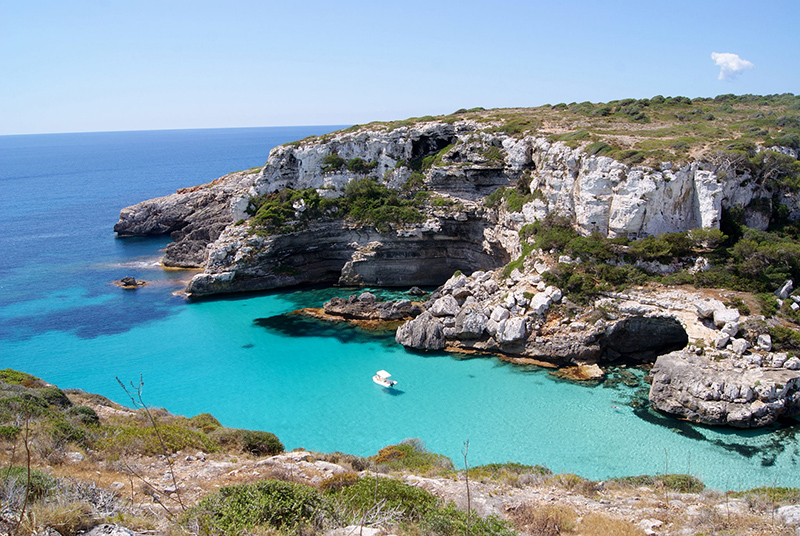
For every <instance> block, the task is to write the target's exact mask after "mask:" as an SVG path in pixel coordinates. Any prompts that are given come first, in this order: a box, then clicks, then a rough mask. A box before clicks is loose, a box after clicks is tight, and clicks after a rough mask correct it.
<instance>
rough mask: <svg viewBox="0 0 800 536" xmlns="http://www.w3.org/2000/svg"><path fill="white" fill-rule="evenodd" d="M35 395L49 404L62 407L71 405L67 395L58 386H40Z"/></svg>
mask: <svg viewBox="0 0 800 536" xmlns="http://www.w3.org/2000/svg"><path fill="white" fill-rule="evenodd" d="M36 395H37V396H38V397H39V398H41V399H42V400H44V401H45V402H47V403H48V404H49V405H51V406H56V407H58V408H61V409H64V408H68V407H70V406H72V402H70V400H69V398H67V395H66V394H64V391H62V390H61V389H59V388H58V387H42V388H41V389H37V391H36Z"/></svg>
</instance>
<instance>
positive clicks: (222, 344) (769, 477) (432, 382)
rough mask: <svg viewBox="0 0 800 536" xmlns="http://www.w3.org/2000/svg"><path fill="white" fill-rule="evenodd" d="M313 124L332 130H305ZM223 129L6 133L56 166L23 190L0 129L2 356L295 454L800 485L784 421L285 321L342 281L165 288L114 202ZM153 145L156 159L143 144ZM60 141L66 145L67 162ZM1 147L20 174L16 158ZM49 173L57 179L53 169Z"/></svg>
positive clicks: (727, 484) (151, 249)
mask: <svg viewBox="0 0 800 536" xmlns="http://www.w3.org/2000/svg"><path fill="white" fill-rule="evenodd" d="M312 128H314V129H316V132H317V133H321V132H324V131H325V127H307V129H312ZM241 131H247V132H241ZM309 133H312V132H307V131H303V130H302V129H299V130H294V131H291V132H285V133H279V134H276V133H275V132H274V131H273V130H272V129H237V131H236V132H234V133H231V135H234V134H235V135H236V137H237V139H239V140H240V142H241V140H242V139H248V140H249V137H252V138H258V139H263V138H269V136H272V137H271V138H269V139H271V140H275V139H279V138H280V135H284V136H293V137H289V138H288V139H295V138H299V137H303V136H304V135H308V134H309ZM122 134H130V135H133V134H136V135H135V136H132V137H128V138H125V143H119V144H117V145H113V144H112V145H113V148H114V150H115V151H116V152H117V153H120V152H121V153H124V154H123V155H122V156H124V160H125V161H126V162H129V163H130V162H134V161H137V158H142V159H144V158H145V157H147V156H148V155H150V156H149V160H148V161H149V164H147V165H146V166H145V167H143V168H141V169H139V170H137V171H135V173H134V174H133V175H131V174H130V173H131V172H130V171H127V170H128V169H130V165H128V167H127V168H126V167H125V166H119V163H118V162H117V163H116V164H115V163H114V162H113V161H112V162H105V161H102V162H100V163H98V161H97V160H93V159H92V158H89V157H86V156H85V155H86V154H92V155H96V156H97V157H98V158H101V157H102V156H103V154H105V152H108V151H110V149H109V147H108V143H111V142H109V140H108V137H109V136H110V137H111V138H114V136H113V135H117V136H118V138H119V137H121V135H122ZM224 134H225V132H224V131H223V132H221V131H188V132H184V135H183V136H181V135H180V133H179V132H173V133H172V138H171V139H170V140H167V141H165V140H164V139H163V135H162V137H159V136H158V135H157V133H150V136H148V135H147V133H108V134H106V135H105V136H104V135H101V134H98V135H94V137H90V138H83V141H84V143H83V144H81V143H77V142H75V139H74V137H75V136H78V137H80V136H81V135H62V136H61V138H59V137H58V136H53V137H49V138H48V137H37V136H33V137H10V138H15V139H13V140H11V141H12V142H14V143H16V144H17V145H18V144H19V143H20V140H19V138H26V139H24V140H23V141H24V142H25V143H27V144H28V145H29V146H31V147H29V149H28V151H29V153H30V156H31V158H32V159H35V160H37V161H38V162H43V163H44V164H46V163H47V162H48V158H52V159H53V161H51V164H52V165H51V166H47V165H44V164H43V165H42V166H41V167H42V170H41V172H40V174H41V175H42V176H41V177H39V178H37V179H36V180H34V182H35V183H38V184H39V186H40V187H41V186H45V188H44V189H40V190H35V191H36V192H37V196H34V197H36V199H35V200H32V199H31V195H30V192H31V191H32V190H31V188H26V187H25V184H24V183H25V182H26V181H27V182H30V181H31V179H30V178H29V176H30V175H32V174H31V173H28V174H27V175H25V174H24V173H22V172H23V171H25V170H26V169H28V168H27V167H26V166H25V165H24V163H25V159H21V158H20V157H19V154H18V153H17V152H16V151H15V147H14V144H13V143H11V142H9V138H8V137H7V138H2V137H0V163H2V164H3V165H2V166H0V181H1V183H2V184H3V185H4V186H5V187H6V188H7V190H8V191H11V192H15V195H18V196H21V197H20V199H19V200H18V201H17V202H14V201H13V200H9V199H8V198H7V197H5V198H3V199H2V200H0V208H2V212H0V224H1V225H3V229H2V230H3V232H2V233H0V250H3V249H4V250H5V251H11V252H12V253H14V254H13V255H5V256H4V257H3V258H2V261H0V367H12V368H15V369H21V370H25V371H28V372H31V373H33V374H35V375H37V376H41V377H43V378H45V379H47V380H49V381H51V382H54V383H56V384H58V385H59V386H60V387H62V388H68V387H78V388H82V389H84V390H86V391H91V392H97V393H101V394H103V395H105V396H108V397H110V398H112V399H114V400H117V401H119V402H123V403H124V402H126V399H125V395H124V393H123V392H122V390H121V389H120V387H119V385H118V384H117V382H116V379H115V378H116V377H119V378H120V379H122V380H124V381H131V380H133V381H136V380H138V378H139V376H140V375H142V376H143V379H144V384H145V390H144V395H145V399H146V401H147V402H148V403H150V404H153V405H158V406H163V407H166V408H168V409H169V410H170V411H172V412H174V413H179V414H184V415H195V414H197V413H203V412H209V413H212V414H214V415H215V416H216V417H217V418H219V419H220V420H221V421H222V422H223V423H224V424H225V425H227V426H232V427H241V428H251V429H264V430H269V431H272V432H274V433H276V434H277V435H278V436H279V437H280V438H281V440H282V441H283V442H284V443H285V444H286V446H287V447H288V448H295V447H305V448H307V449H313V450H320V451H326V452H330V451H335V450H339V451H344V452H349V453H353V454H360V455H369V454H374V453H375V452H376V451H377V450H378V449H379V448H381V447H383V446H385V445H388V444H392V443H396V442H398V441H401V440H403V439H405V438H410V437H417V438H420V439H422V440H423V441H424V442H425V443H426V445H427V446H428V448H429V449H431V450H433V451H435V452H440V453H442V454H445V455H447V456H449V457H450V458H451V459H453V460H454V461H456V462H458V460H459V459H460V458H461V451H462V449H463V443H464V441H466V440H469V442H470V448H469V458H470V463H471V464H472V465H475V464H481V463H489V462H505V461H517V462H522V463H530V464H536V463H538V464H543V465H546V466H548V467H550V468H551V469H552V470H554V471H558V472H572V473H576V474H579V475H582V476H585V477H589V478H593V479H604V478H608V477H611V476H623V475H634V474H643V473H648V474H655V473H663V472H688V473H691V474H694V475H697V476H699V477H701V478H702V479H703V480H704V481H705V482H706V483H707V484H709V485H712V486H714V487H718V488H730V489H742V488H750V487H755V486H760V485H780V486H800V473H798V471H797V465H798V458H799V454H800V453H798V449H797V438H796V434H797V430H798V428H797V427H796V426H795V427H789V428H784V429H781V430H766V431H756V432H753V431H749V432H743V431H736V430H718V429H709V428H704V427H696V426H690V425H687V424H685V423H681V422H679V421H675V420H672V419H669V418H666V417H662V416H659V415H657V414H655V413H651V412H649V411H648V410H647V408H646V407H645V408H640V407H638V404H634V405H633V406H632V405H631V402H639V401H640V400H641V395H642V393H641V387H638V388H637V387H626V386H625V385H624V384H622V383H616V384H615V385H614V386H611V384H612V383H613V382H607V384H606V385H605V386H603V385H601V386H594V387H591V386H585V385H578V384H573V383H568V382H562V381H558V380H555V379H554V378H552V377H551V376H549V375H548V374H547V372H546V371H543V370H541V369H536V368H533V367H519V366H513V365H509V364H505V363H502V362H500V361H498V360H497V359H493V358H473V359H459V358H458V357H457V356H456V357H454V356H451V355H445V354H418V353H412V352H407V351H405V350H404V349H402V348H401V347H399V346H397V345H396V344H395V343H394V340H393V337H392V336H391V335H386V334H383V335H381V334H370V333H366V332H363V331H361V330H358V329H356V328H352V327H349V326H341V325H333V324H327V323H322V322H319V321H316V320H310V319H305V318H302V317H298V316H293V315H285V314H284V313H287V312H290V311H293V310H295V309H298V308H301V307H305V306H320V305H321V304H322V303H323V302H324V301H325V300H327V299H329V298H330V297H331V296H333V295H347V294H349V293H350V292H352V291H351V290H349V289H314V290H292V291H287V292H276V293H267V294H263V295H259V296H251V297H247V298H230V299H221V300H214V301H204V302H198V303H189V302H186V301H185V300H183V299H182V298H180V297H177V296H174V295H173V294H172V293H173V291H176V290H179V289H180V288H181V286H182V283H181V280H182V278H185V277H186V273H184V272H172V271H170V272H167V271H163V270H161V269H160V268H158V267H157V266H156V265H155V264H154V261H155V260H156V259H157V257H158V251H159V249H160V248H163V246H164V245H165V244H166V243H167V239H135V240H117V239H115V238H114V236H113V233H111V228H112V226H113V224H114V222H115V221H116V216H117V214H118V210H119V208H121V207H122V206H124V205H126V204H130V203H133V202H136V201H139V200H141V199H144V198H147V197H152V196H156V195H164V194H166V193H169V191H173V190H174V189H175V188H176V187H180V186H185V185H187V184H192V183H193V182H204V181H205V180H211V179H213V178H214V176H212V175H215V174H216V175H219V174H222V172H219V171H217V170H216V169H212V167H213V164H214V162H213V161H214V159H215V156H214V155H209V156H208V158H207V160H208V162H207V163H204V162H205V161H204V160H203V159H202V158H201V157H199V156H197V155H198V153H203V152H204V151H199V150H197V149H196V148H195V149H192V150H189V149H186V150H185V151H183V152H182V151H179V150H175V151H173V152H169V151H164V150H163V145H164V144H165V143H172V144H173V145H175V146H176V147H180V146H182V145H191V146H196V145H200V146H205V147H207V149H206V151H205V152H209V151H210V149H208V147H210V146H216V145H217V144H219V143H221V142H220V140H221V139H224V138H225V136H224ZM248 136H249V137H248ZM33 138H44V139H39V142H41V144H43V145H45V146H48V147H51V146H53V145H55V146H57V148H58V150H51V152H52V153H53V154H50V156H48V154H49V153H48V150H47V149H46V147H44V148H42V147H40V148H39V149H40V150H39V151H38V152H37V151H36V150H34V149H35V148H36V147H37V144H36V143H34V142H36V141H37V140H35V139H33ZM288 139H284V140H283V141H288ZM111 141H112V142H114V140H113V139H112V140H111ZM104 143H105V144H106V145H103V144H104ZM269 143H278V142H277V141H273V142H270V141H268V140H267V141H264V142H263V143H261V144H259V143H255V142H254V143H251V144H249V145H247V144H241V143H237V144H233V143H232V144H231V147H230V148H229V150H231V151H233V152H236V151H237V150H238V149H237V147H239V145H246V146H247V147H251V148H252V150H251V151H250V150H248V151H249V152H248V151H245V150H244V149H242V150H241V152H242V154H240V155H239V157H240V159H241V161H237V162H236V165H231V166H230V168H229V169H228V170H230V169H242V168H245V167H250V166H252V165H257V164H258V163H261V162H263V160H264V159H265V155H266V152H267V151H266V150H265V149H264V148H263V147H264V146H268V145H269ZM9 144H10V145H11V147H10V148H9ZM97 144H100V148H98V147H97ZM84 145H89V148H86V147H84ZM153 145H158V146H159V150H160V151H161V153H163V155H162V157H158V155H156V156H155V157H153V156H152V155H151V153H148V152H147V150H148V147H152V146H153ZM223 145H224V143H223ZM103 147H105V149H103ZM137 151H138V152H137ZM64 152H67V153H71V152H76V153H77V154H75V155H73V156H72V157H71V158H65V156H64ZM11 153H13V154H14V155H15V158H17V160H16V161H14V162H16V163H15V164H14V165H16V166H17V167H16V168H14V166H13V165H11V164H9V154H11ZM128 153H133V155H134V156H131V154H128ZM184 153H185V154H191V155H193V156H192V158H191V166H196V167H198V168H199V169H198V170H196V171H192V170H188V171H187V170H186V169H182V170H181V171H180V173H178V174H179V175H180V176H177V177H176V176H175V175H176V172H175V167H174V166H176V165H177V164H171V163H170V158H178V159H179V160H180V155H181V154H184ZM244 153H247V154H244ZM251 153H252V154H251ZM81 155H84V157H83V158H81ZM137 155H138V156H137ZM175 155H177V156H175ZM198 158H199V159H200V162H198V161H197V160H198ZM56 159H57V160H58V162H59V163H60V164H59V165H56ZM65 160H66V161H74V162H75V170H74V171H70V170H64V165H63V162H64V161H65ZM101 160H102V158H101ZM182 162H183V165H184V166H189V165H190V163H189V162H188V161H187V160H186V159H184V160H182ZM12 163H13V162H12ZM100 164H102V165H100ZM115 165H116V166H117V167H115ZM191 166H190V167H191ZM95 168H98V169H95ZM207 168H208V169H207ZM14 169H16V172H14V171H13V170H14ZM47 169H51V170H59V172H58V173H52V174H51V175H47V173H48V171H47ZM9 170H12V171H9ZM121 170H124V171H121ZM67 171H69V172H67ZM132 177H135V180H134V179H132ZM195 177H197V179H198V180H195ZM81 192H82V193H81ZM89 205H91V207H92V209H91V212H89V213H87V212H86V207H87V206H89ZM124 275H134V276H135V277H137V278H141V279H145V280H147V281H150V284H149V285H148V286H146V287H143V288H141V289H139V290H137V291H135V292H129V291H122V290H121V289H119V288H117V287H115V286H113V285H111V284H110V281H111V280H112V279H118V278H120V277H122V276H124ZM378 369H386V370H389V371H390V372H391V373H392V374H393V377H394V378H396V379H397V380H399V382H400V383H399V384H398V386H397V387H398V389H397V390H396V392H395V393H390V392H389V391H387V390H384V389H383V388H381V387H379V386H377V385H375V384H374V383H373V382H372V381H371V377H372V375H373V374H374V373H375V371H376V370H378ZM638 374H639V376H641V375H642V374H641V373H638ZM637 391H639V392H637ZM634 406H637V407H636V408H635V407H634Z"/></svg>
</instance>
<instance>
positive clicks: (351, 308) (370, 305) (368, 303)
mask: <svg viewBox="0 0 800 536" xmlns="http://www.w3.org/2000/svg"><path fill="white" fill-rule="evenodd" d="M322 309H323V311H325V313H326V314H328V315H332V316H338V317H341V318H343V319H347V320H384V321H391V320H401V319H408V318H414V317H416V316H417V315H419V314H420V313H422V307H420V306H419V304H414V303H412V302H411V301H409V300H399V301H385V302H379V301H377V300H376V298H375V295H374V294H372V293H369V292H364V293H363V294H361V295H360V296H355V295H353V296H350V297H349V298H346V299H345V298H331V300H330V301H328V302H325V304H324V305H323V306H322Z"/></svg>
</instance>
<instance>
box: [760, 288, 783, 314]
mask: <svg viewBox="0 0 800 536" xmlns="http://www.w3.org/2000/svg"><path fill="white" fill-rule="evenodd" d="M756 299H757V300H758V304H759V306H760V308H761V314H762V315H764V316H765V317H767V318H770V317H772V316H775V314H777V312H778V300H777V299H776V298H775V295H774V294H772V293H770V292H762V293H760V294H756Z"/></svg>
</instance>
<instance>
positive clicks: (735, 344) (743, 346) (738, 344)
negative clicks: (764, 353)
mask: <svg viewBox="0 0 800 536" xmlns="http://www.w3.org/2000/svg"><path fill="white" fill-rule="evenodd" d="M749 347H750V344H749V343H748V342H747V341H746V340H744V339H732V340H731V350H732V351H733V353H734V354H736V355H744V353H745V352H746V351H747V349H748V348H749Z"/></svg>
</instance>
